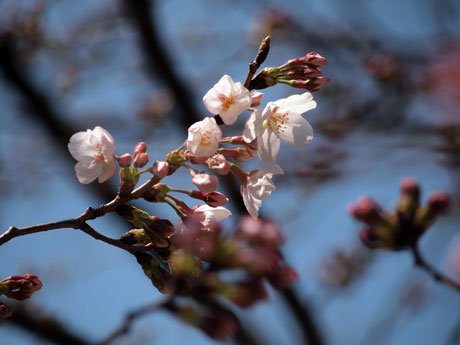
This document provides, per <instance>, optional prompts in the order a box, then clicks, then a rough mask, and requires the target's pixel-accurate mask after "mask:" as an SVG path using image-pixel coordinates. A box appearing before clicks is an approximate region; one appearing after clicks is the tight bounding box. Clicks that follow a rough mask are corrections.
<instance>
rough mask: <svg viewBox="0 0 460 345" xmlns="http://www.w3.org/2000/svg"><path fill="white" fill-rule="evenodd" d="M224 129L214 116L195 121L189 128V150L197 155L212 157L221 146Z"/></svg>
mask: <svg viewBox="0 0 460 345" xmlns="http://www.w3.org/2000/svg"><path fill="white" fill-rule="evenodd" d="M220 138H222V131H221V130H220V128H219V126H218V125H217V123H216V120H214V118H212V117H207V118H205V119H204V120H201V121H198V122H195V123H194V124H193V125H191V126H190V127H189V129H188V138H187V150H188V151H189V152H190V153H191V154H193V155H195V156H197V157H211V156H213V155H214V154H215V153H216V151H217V149H218V148H219V140H220Z"/></svg>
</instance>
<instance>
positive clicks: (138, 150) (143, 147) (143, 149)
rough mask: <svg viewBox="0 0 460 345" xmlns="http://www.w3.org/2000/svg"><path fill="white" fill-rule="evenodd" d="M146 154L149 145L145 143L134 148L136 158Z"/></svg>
mask: <svg viewBox="0 0 460 345" xmlns="http://www.w3.org/2000/svg"><path fill="white" fill-rule="evenodd" d="M145 152H147V144H146V143H144V142H140V143H138V144H137V145H136V146H135V147H134V155H135V156H136V155H138V154H139V153H145Z"/></svg>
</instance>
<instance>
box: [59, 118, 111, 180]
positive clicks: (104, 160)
mask: <svg viewBox="0 0 460 345" xmlns="http://www.w3.org/2000/svg"><path fill="white" fill-rule="evenodd" d="M67 147H68V149H69V152H70V154H71V155H72V157H73V158H75V159H76V160H77V161H78V163H77V164H76V165H75V172H76V174H77V178H78V181H79V182H80V183H83V184H88V183H90V182H93V181H94V180H95V179H96V178H97V179H98V182H99V183H102V182H105V181H107V180H108V179H109V178H111V177H112V176H113V174H115V171H116V169H117V165H116V160H115V155H114V152H115V141H114V140H113V138H112V136H111V135H110V133H109V132H107V131H106V130H105V129H104V128H102V127H99V126H96V127H95V128H94V129H93V130H90V129H88V130H87V131H86V132H78V133H75V134H74V135H72V137H71V138H70V142H69V144H68V146H67Z"/></svg>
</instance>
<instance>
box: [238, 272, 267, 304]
mask: <svg viewBox="0 0 460 345" xmlns="http://www.w3.org/2000/svg"><path fill="white" fill-rule="evenodd" d="M267 298H268V294H267V291H266V290H265V288H264V285H263V282H262V279H261V278H254V279H251V280H249V281H245V282H241V283H238V284H236V286H235V291H234V293H233V296H232V297H231V300H232V302H233V303H235V304H236V305H237V306H239V307H241V308H248V307H250V306H252V305H253V304H254V303H256V302H258V301H260V300H266V299H267Z"/></svg>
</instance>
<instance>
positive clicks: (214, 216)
mask: <svg viewBox="0 0 460 345" xmlns="http://www.w3.org/2000/svg"><path fill="white" fill-rule="evenodd" d="M231 214H232V212H230V211H229V210H227V209H226V208H225V207H222V206H218V207H211V206H209V205H201V206H198V207H195V208H194V209H193V215H194V216H195V217H196V219H197V220H198V221H199V222H200V223H201V224H202V225H203V226H204V227H206V228H213V227H214V226H215V225H216V224H217V223H218V222H220V221H221V220H224V219H225V218H227V217H228V216H230V215H231Z"/></svg>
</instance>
